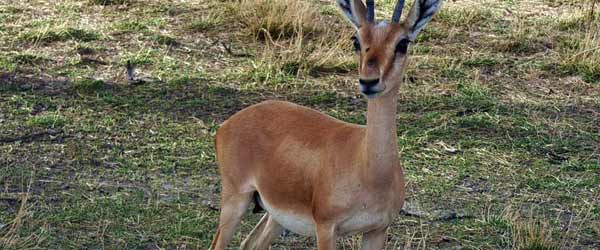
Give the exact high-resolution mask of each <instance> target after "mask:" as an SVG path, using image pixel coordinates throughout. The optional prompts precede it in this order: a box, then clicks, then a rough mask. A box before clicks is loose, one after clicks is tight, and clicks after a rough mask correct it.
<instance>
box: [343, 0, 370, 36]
mask: <svg viewBox="0 0 600 250" xmlns="http://www.w3.org/2000/svg"><path fill="white" fill-rule="evenodd" d="M337 3H338V6H340V9H342V12H343V13H344V15H345V16H346V17H347V18H348V21H350V23H351V24H352V26H354V28H355V29H359V28H360V26H362V25H363V24H365V23H366V22H367V18H366V14H367V11H366V8H365V4H363V2H362V1H361V0H337Z"/></svg>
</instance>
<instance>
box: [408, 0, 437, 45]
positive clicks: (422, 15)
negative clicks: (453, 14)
mask: <svg viewBox="0 0 600 250" xmlns="http://www.w3.org/2000/svg"><path fill="white" fill-rule="evenodd" d="M441 5H442V0H415V2H414V3H413V6H412V9H411V10H410V14H409V15H408V17H407V18H406V21H404V25H405V26H406V28H407V29H408V38H409V39H410V40H411V41H414V40H415V38H417V35H418V34H419V32H420V31H421V30H422V29H423V28H424V27H425V25H426V24H427V23H428V22H429V21H431V18H433V14H435V13H436V12H437V11H438V9H439V8H440V7H441Z"/></svg>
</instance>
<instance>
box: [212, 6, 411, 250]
mask: <svg viewBox="0 0 600 250" xmlns="http://www.w3.org/2000/svg"><path fill="white" fill-rule="evenodd" d="M354 1H355V3H356V4H357V5H356V6H357V7H356V9H357V10H358V12H360V13H358V15H359V17H358V20H360V22H361V24H362V25H360V27H358V37H359V40H360V43H361V48H362V51H361V52H360V58H359V74H360V78H361V79H380V81H379V84H376V86H375V87H376V88H377V90H378V91H380V92H379V93H378V94H376V95H375V96H370V97H369V100H368V110H367V125H366V126H360V125H355V124H350V123H346V122H342V121H339V120H337V119H335V118H332V117H330V116H327V115H325V114H322V113H320V112H318V111H316V110H312V109H309V108H306V107H302V106H299V105H296V104H292V103H289V102H282V101H266V102H262V103H259V104H256V105H253V106H250V107H248V108H246V109H244V110H242V111H240V112H238V113H237V114H235V115H233V116H232V117H231V118H229V119H228V120H227V121H226V122H225V123H223V125H222V126H221V127H220V128H219V130H218V131H217V135H216V150H217V159H218V164H219V170H220V174H221V181H222V186H223V188H222V193H221V216H220V220H219V228H218V229H217V232H216V234H215V238H214V240H213V243H212V245H211V249H214V250H221V249H225V247H226V246H227V244H228V243H229V241H230V240H231V237H232V236H233V233H234V231H235V227H236V226H237V225H238V224H239V222H240V220H241V217H242V215H243V214H244V212H245V209H246V208H247V207H248V205H249V203H250V202H251V201H252V199H253V195H254V194H255V193H256V192H258V194H259V196H260V199H261V200H262V201H263V202H264V203H265V204H269V206H270V209H271V211H269V208H267V207H266V210H267V214H266V215H265V216H264V217H263V219H262V220H261V222H260V223H259V224H258V225H257V226H256V227H255V228H254V230H253V231H252V233H251V234H250V235H249V236H248V238H247V239H246V240H245V241H244V242H243V244H242V249H267V248H268V246H269V244H270V242H271V241H272V240H273V238H274V237H275V236H277V235H278V234H279V233H280V232H281V230H282V229H283V227H282V225H281V224H282V223H292V224H289V225H294V226H297V225H300V226H298V228H304V227H302V225H304V224H301V223H300V222H302V220H303V219H301V218H309V222H310V225H314V230H311V232H314V234H316V236H317V245H318V248H319V249H320V250H333V249H335V240H336V237H337V236H338V235H344V234H351V233H357V232H361V233H363V248H364V249H373V250H374V249H382V248H383V245H384V243H385V232H386V229H387V227H388V225H389V224H390V223H391V222H392V220H393V219H394V218H395V217H396V215H397V214H398V213H399V212H400V209H401V208H402V205H403V203H404V188H405V187H404V176H403V171H402V167H401V166H400V163H399V161H398V146H397V141H396V140H397V135H396V119H395V117H396V105H397V92H398V89H399V87H400V84H401V82H402V81H401V80H402V75H403V72H404V68H405V65H406V63H407V55H396V54H395V52H394V51H395V46H396V44H397V43H398V41H399V40H401V39H404V38H406V34H407V33H408V32H409V31H408V28H407V27H408V26H407V25H406V24H396V23H392V24H387V23H386V24H373V23H365V21H364V18H363V17H362V15H363V14H364V6H362V3H361V2H360V1H359V0H354ZM359 3H360V5H358V4H359ZM414 9H415V8H413V10H414ZM410 16H413V17H416V16H417V15H410ZM415 21H416V20H408V23H414V22H415ZM367 62H372V63H367ZM271 212H277V213H283V214H284V215H285V216H282V215H277V214H273V213H271ZM276 216H280V217H279V218H284V219H285V220H287V221H281V220H277V219H276ZM294 223H297V224H294ZM298 223H299V224H298Z"/></svg>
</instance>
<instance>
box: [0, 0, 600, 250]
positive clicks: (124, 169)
mask: <svg viewBox="0 0 600 250" xmlns="http://www.w3.org/2000/svg"><path fill="white" fill-rule="evenodd" d="M393 4H394V1H392V0H381V1H377V6H378V7H377V8H378V13H377V15H378V17H379V18H382V19H383V18H385V19H387V18H389V13H391V11H390V10H391V8H393ZM595 8H596V9H600V6H598V4H596V7H595ZM591 9H592V1H589V0H551V1H550V0H544V1H542V0H532V1H500V0H484V1H472V0H467V1H455V2H453V1H447V2H446V4H445V5H444V7H443V10H442V11H441V13H439V15H437V16H436V17H435V18H434V19H433V21H432V24H431V25H429V26H428V27H427V28H426V30H425V31H424V33H423V34H422V35H421V36H420V38H419V40H418V43H417V44H416V45H415V46H413V47H412V48H411V53H412V63H411V65H410V68H409V69H408V72H407V77H406V82H407V83H406V84H405V86H404V87H403V88H402V90H401V93H400V95H401V99H400V100H401V101H400V102H399V105H398V109H399V111H400V112H399V113H398V131H399V135H398V142H399V145H400V151H401V160H402V162H403V164H404V168H405V169H406V174H407V180H408V191H407V192H408V197H407V207H406V211H408V212H409V214H413V215H412V216H411V215H407V214H404V215H401V216H399V218H398V219H397V220H396V222H395V223H394V224H393V225H392V227H391V229H390V230H389V243H388V249H399V248H400V249H402V248H403V249H438V248H439V249H459V248H465V249H598V248H600V202H599V199H600V197H599V195H600V192H599V191H600V190H599V189H598V187H599V186H600V49H599V48H600V14H599V13H600V11H595V12H592V11H591ZM386 10H387V11H386ZM351 34H352V30H351V29H350V28H349V27H348V25H347V24H346V23H345V21H343V20H342V18H341V15H339V13H338V11H337V9H336V7H335V5H334V4H333V1H316V0H307V1H299V2H296V1H289V0H244V1H241V2H240V1H218V0H199V1H176V2H173V1H166V0H164V1H163V0H160V1H159V0H157V1H144V0H85V1H83V0H81V1H75V0H58V1H11V0H8V1H4V2H3V3H0V48H1V49H0V168H1V169H0V184H1V185H0V249H39V248H44V249H46V248H50V249H105V248H106V249H206V248H207V246H208V244H209V242H210V240H211V238H212V233H213V232H214V229H215V227H216V223H217V216H218V211H216V209H218V193H219V191H220V188H219V176H218V174H217V170H216V165H215V156H214V149H213V136H214V133H215V131H216V128H217V127H218V125H219V123H221V122H222V121H224V120H225V119H226V118H227V117H228V116H230V115H232V114H233V113H235V112H236V111H238V110H240V109H242V108H244V107H246V106H248V105H251V104H254V103H257V102H259V101H261V100H266V99H283V100H290V101H293V102H297V103H300V104H302V105H306V106H309V107H312V108H315V109H318V110H321V111H323V112H325V113H327V114H330V115H332V116H335V117H337V118H340V119H342V120H345V121H350V122H356V123H364V122H365V119H364V115H363V114H364V111H365V107H366V103H365V101H364V99H363V98H362V97H361V95H360V94H359V93H358V91H357V86H356V84H355V82H356V73H355V71H356V70H355V68H356V63H355V61H354V60H355V59H354V58H353V53H352V49H351V48H350V47H351V45H350V40H349V37H350V36H351ZM128 65H129V69H130V71H135V72H134V73H133V78H134V79H133V80H131V79H128V76H127V74H126V68H128V67H127V66H128ZM414 214H416V215H418V216H414ZM259 216H260V215H252V214H249V215H248V216H247V217H246V219H245V220H244V223H243V225H242V228H241V230H240V232H239V233H238V234H237V235H236V237H235V240H234V241H235V244H239V242H240V241H241V239H242V238H243V236H244V235H246V234H247V233H248V232H249V230H250V229H251V227H252V226H253V224H254V223H255V222H256V221H257V219H258V218H259ZM358 246H359V238H358V237H353V238H345V239H340V247H343V249H356V248H358ZM232 247H233V246H232ZM276 247H277V249H305V248H314V242H313V240H312V239H310V238H304V237H298V236H295V235H293V234H288V235H286V236H284V237H282V238H281V239H279V240H278V241H277V243H276Z"/></svg>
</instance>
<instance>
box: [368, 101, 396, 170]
mask: <svg viewBox="0 0 600 250" xmlns="http://www.w3.org/2000/svg"><path fill="white" fill-rule="evenodd" d="M397 100H398V96H397V91H395V90H391V91H390V92H389V93H387V94H386V95H383V96H380V97H378V98H375V99H369V101H368V108H367V134H366V140H365V142H366V144H365V151H366V157H367V159H366V166H367V171H368V173H367V174H368V176H371V177H373V178H376V179H378V181H382V180H383V179H385V177H386V176H387V177H389V174H390V173H391V171H392V170H393V168H395V167H398V143H397V141H396V140H397V135H396V104H397V102H398V101H397Z"/></svg>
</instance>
